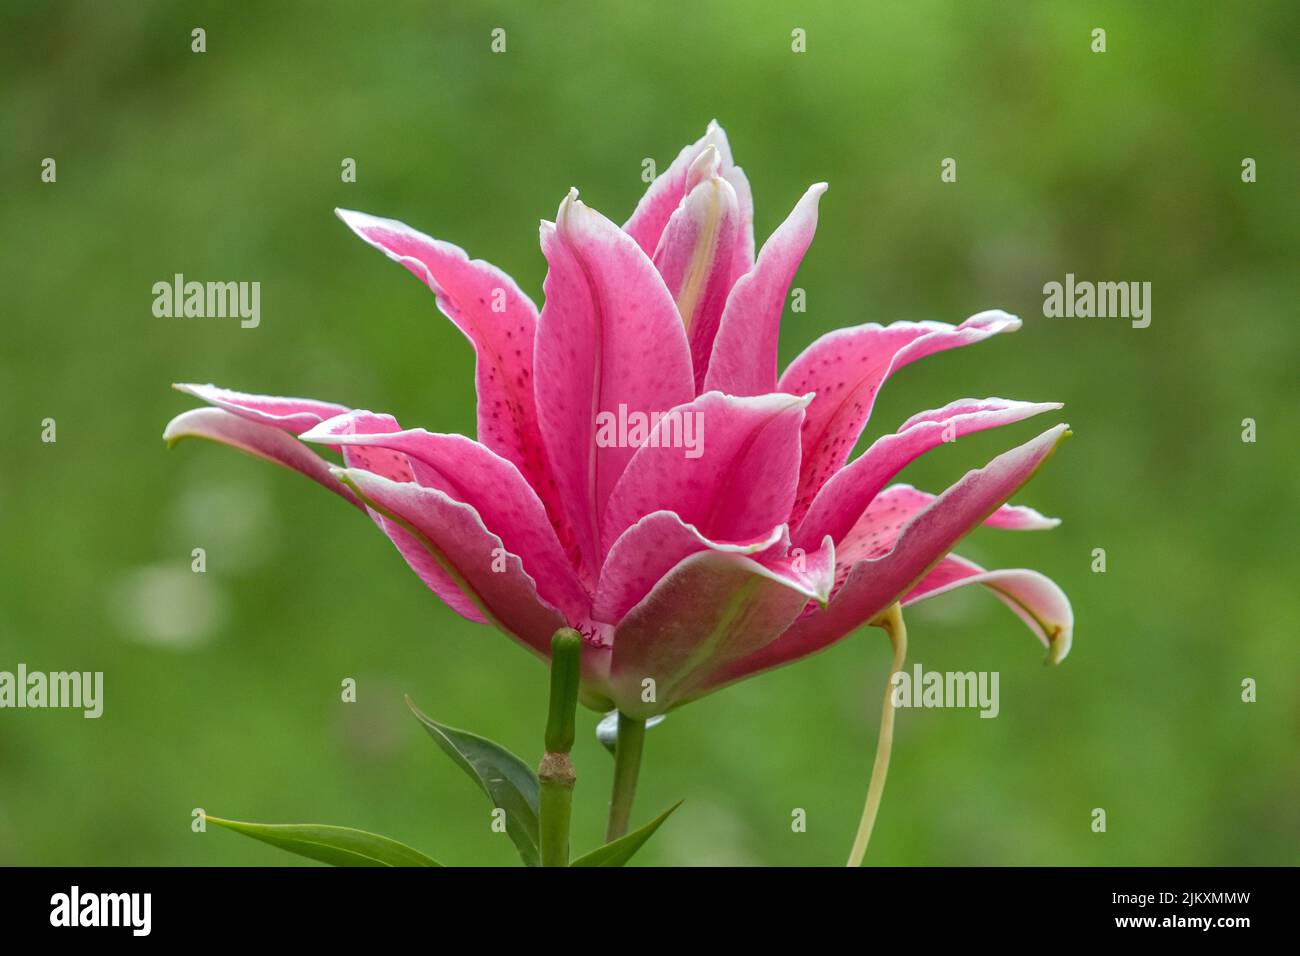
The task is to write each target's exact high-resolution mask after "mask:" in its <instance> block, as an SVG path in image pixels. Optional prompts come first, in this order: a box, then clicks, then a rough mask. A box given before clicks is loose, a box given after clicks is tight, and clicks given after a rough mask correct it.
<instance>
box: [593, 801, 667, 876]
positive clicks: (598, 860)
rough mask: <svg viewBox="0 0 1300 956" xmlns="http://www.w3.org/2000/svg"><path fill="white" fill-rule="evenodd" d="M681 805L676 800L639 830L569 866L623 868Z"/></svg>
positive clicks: (599, 848) (595, 850) (607, 844)
mask: <svg viewBox="0 0 1300 956" xmlns="http://www.w3.org/2000/svg"><path fill="white" fill-rule="evenodd" d="M681 805H682V801H681V800H678V801H677V802H676V803H674V804H673V805H672V806H671V807H669V808H668V809H667V810H665V811H664V812H663V813H661V814H659V816H657V817H655V818H654V819H653V820H651V821H650V822H649V823H647V824H646V825H645V826H643V827H642V828H641V829H639V830H633V831H632V832H631V833H628V834H625V835H624V836H621V837H619V838H618V839H617V840H614V841H613V842H611V843H606V844H605V845H604V846H602V847H597V848H596V849H594V850H592V851H591V852H590V853H587V854H585V855H583V856H580V857H578V859H576V860H574V861H573V862H572V863H570V864H569V865H570V866H623V865H624V864H625V863H627V861H628V860H630V859H632V856H633V854H635V853H636V851H637V850H639V849H641V847H642V846H643V845H644V844H645V842H646V841H647V840H649V839H650V838H651V837H652V836H654V834H655V831H656V830H658V829H659V827H660V826H662V825H663V822H664V821H665V820H667V819H668V817H669V816H670V815H671V814H672V812H673V811H674V810H676V809H677V808H678V807H680V806H681Z"/></svg>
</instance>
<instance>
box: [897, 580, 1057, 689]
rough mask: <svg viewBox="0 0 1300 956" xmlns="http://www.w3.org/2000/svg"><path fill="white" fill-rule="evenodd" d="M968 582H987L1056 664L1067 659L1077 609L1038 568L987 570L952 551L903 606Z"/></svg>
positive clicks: (989, 587)
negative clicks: (1040, 642)
mask: <svg viewBox="0 0 1300 956" xmlns="http://www.w3.org/2000/svg"><path fill="white" fill-rule="evenodd" d="M968 584H980V585H983V586H984V587H985V588H987V589H988V590H989V591H991V592H992V593H993V594H994V596H996V597H997V598H998V599H999V600H1000V601H1002V603H1003V604H1005V605H1006V606H1007V607H1009V608H1011V610H1012V611H1013V612H1015V614H1016V616H1017V617H1019V618H1020V619H1021V620H1022V621H1024V622H1025V625H1026V626H1027V627H1028V628H1029V630H1030V631H1032V632H1033V633H1034V636H1035V637H1037V638H1038V639H1039V640H1040V641H1042V642H1043V646H1044V647H1046V648H1047V649H1048V659H1049V660H1050V661H1051V662H1052V663H1053V664H1059V663H1060V662H1061V661H1063V660H1065V656H1066V655H1067V654H1069V653H1070V644H1071V642H1072V641H1073V638H1074V609H1073V608H1071V607H1070V599H1069V598H1068V597H1066V595H1065V592H1064V591H1062V590H1061V588H1060V587H1059V586H1058V585H1057V584H1056V582H1055V581H1053V580H1052V579H1051V578H1049V577H1047V576H1046V575H1043V574H1040V573H1039V572H1037V571H1031V570H1029V569H1027V568H1004V569H999V570H996V571H985V570H984V569H983V568H981V567H980V566H979V565H978V564H975V563H974V562H971V561H967V560H966V559H965V558H961V557H958V556H957V555H955V554H950V555H948V556H947V557H946V558H944V559H943V560H942V561H940V562H939V563H938V564H937V565H935V567H934V570H932V571H931V572H930V573H929V574H927V575H926V576H925V577H924V578H922V579H921V581H920V583H919V584H917V585H916V587H914V588H912V590H911V591H909V592H908V593H907V596H906V597H905V598H903V600H902V605H903V607H909V606H910V605H913V604H916V603H917V602H918V601H925V600H928V599H929V598H932V597H937V596H939V595H940V594H947V593H948V592H949V591H951V590H953V589H954V588H959V587H964V586H966V585H968Z"/></svg>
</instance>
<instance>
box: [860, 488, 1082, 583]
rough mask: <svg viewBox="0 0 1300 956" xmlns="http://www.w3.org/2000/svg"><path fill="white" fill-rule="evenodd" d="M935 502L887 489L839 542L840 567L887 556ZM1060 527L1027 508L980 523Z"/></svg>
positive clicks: (1008, 509)
mask: <svg viewBox="0 0 1300 956" xmlns="http://www.w3.org/2000/svg"><path fill="white" fill-rule="evenodd" d="M936 500H937V496H935V495H933V494H931V493H930V492H928V491H921V490H919V489H917V488H913V487H912V486H911V485H890V486H889V487H888V488H886V489H885V490H884V491H882V492H881V493H880V494H879V495H877V496H876V499H875V500H874V501H872V502H871V505H870V506H869V507H868V508H867V510H866V511H865V512H863V514H862V517H860V518H859V519H858V521H857V522H856V523H855V524H854V525H853V527H852V529H850V531H849V533H848V534H846V535H845V536H844V537H843V539H842V540H841V541H840V542H839V557H840V562H841V564H842V565H847V564H852V563H854V562H856V561H861V560H863V559H866V558H878V557H880V556H881V555H882V554H887V553H888V552H889V551H890V550H891V549H892V548H893V547H894V542H895V541H896V540H897V538H898V534H899V532H900V531H902V530H903V528H905V527H906V526H907V523H908V522H909V521H911V520H912V518H914V517H915V516H916V515H918V514H920V513H921V512H922V511H924V510H926V509H927V508H929V507H930V506H931V505H932V504H934V502H935V501H936ZM1060 523H1061V519H1060V518H1048V517H1046V516H1045V515H1042V514H1040V513H1039V512H1037V511H1035V510H1034V509H1033V508H1030V507H1027V506H1026V505H1002V506H1001V507H1000V508H998V509H997V510H996V511H994V512H993V513H992V514H991V515H989V516H988V517H987V518H985V519H984V521H983V522H982V524H983V526H984V527H986V528H998V529H1000V530H1003V531H1045V530H1048V529H1050V528H1055V527H1056V526H1057V525H1059V524H1060Z"/></svg>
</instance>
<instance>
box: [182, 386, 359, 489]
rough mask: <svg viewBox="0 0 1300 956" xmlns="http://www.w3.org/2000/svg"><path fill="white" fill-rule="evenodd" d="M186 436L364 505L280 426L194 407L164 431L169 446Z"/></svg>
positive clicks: (216, 410) (325, 465)
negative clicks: (288, 470)
mask: <svg viewBox="0 0 1300 956" xmlns="http://www.w3.org/2000/svg"><path fill="white" fill-rule="evenodd" d="M182 438H206V439H208V440H209V441H215V442H219V443H220V444H223V445H229V446H231V447H232V448H237V449H239V450H240V451H242V452H247V453H248V454H250V455H255V456H257V457H258V458H262V459H264V460H266V461H270V462H274V463H275V464H277V465H283V466H284V467H286V468H292V469H293V470H294V471H296V472H298V473H299V474H302V475H306V476H307V477H308V478H310V479H311V480H312V481H315V482H317V483H319V484H321V485H324V486H325V487H326V488H328V489H329V490H330V491H332V492H334V493H335V494H336V495H338V496H340V497H341V498H343V499H344V500H346V501H348V502H350V503H351V504H354V505H356V506H357V507H358V508H360V507H361V503H360V502H359V501H357V499H356V498H355V497H354V496H353V494H352V492H350V491H349V490H348V489H347V488H346V487H344V486H343V485H341V484H340V483H339V481H338V479H336V478H335V477H334V476H333V475H332V474H331V473H330V465H329V463H328V462H327V461H325V460H324V459H323V458H321V457H320V456H319V455H317V454H316V453H315V452H314V451H312V450H311V449H310V448H308V447H307V446H306V445H304V444H302V443H301V442H300V441H298V439H297V438H295V437H293V435H292V434H291V433H289V432H287V431H285V430H284V429H283V428H281V427H280V426H278V425H268V424H262V423H260V422H258V421H256V420H254V419H253V418H251V417H248V416H243V415H238V414H235V413H234V412H228V411H226V410H225V409H224V408H194V409H190V410H189V411H188V412H182V413H181V414H179V415H177V416H176V417H175V418H173V419H172V420H171V421H170V422H168V423H167V427H166V429H164V431H163V441H165V442H167V444H168V445H169V446H174V445H175V444H176V443H177V442H179V441H180V440H181V439H182Z"/></svg>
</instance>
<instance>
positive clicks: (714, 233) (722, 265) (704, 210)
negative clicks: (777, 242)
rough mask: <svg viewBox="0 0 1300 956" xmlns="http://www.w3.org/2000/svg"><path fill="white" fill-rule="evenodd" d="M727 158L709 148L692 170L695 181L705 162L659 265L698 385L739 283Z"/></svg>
mask: <svg viewBox="0 0 1300 956" xmlns="http://www.w3.org/2000/svg"><path fill="white" fill-rule="evenodd" d="M720 162H721V160H720V159H719V157H718V151H717V150H716V149H714V148H713V147H709V148H708V149H706V150H705V151H704V152H703V153H701V154H700V157H699V159H698V160H697V161H696V166H693V167H692V169H691V178H692V180H693V179H694V178H695V177H696V176H697V170H698V169H699V167H700V164H711V169H704V170H701V171H699V173H698V175H699V177H700V178H699V181H698V182H697V183H695V185H693V186H691V188H690V191H689V192H688V193H687V194H686V198H685V199H683V200H682V203H681V205H680V206H678V207H677V211H676V212H674V213H673V215H672V218H671V219H669V220H668V226H667V228H665V229H664V232H663V236H662V237H661V238H660V240H659V247H658V248H657V249H656V250H655V255H654V264H655V268H656V269H658V270H659V274H660V275H661V276H663V280H664V284H665V285H666V286H667V287H668V291H669V293H670V294H671V295H672V297H673V300H674V301H675V302H676V303H677V311H678V313H679V314H680V315H681V319H682V325H683V327H684V328H685V329H686V336H687V339H688V340H689V342H690V346H691V363H692V366H693V368H694V374H695V388H696V390H697V391H698V390H699V387H700V386H701V385H702V384H703V383H704V373H705V370H706V368H707V367H708V361H709V353H710V352H711V351H712V350H713V339H714V336H716V335H717V333H718V322H719V320H720V319H721V318H722V307H723V305H725V304H726V301H727V293H728V292H729V291H730V289H731V285H732V282H733V276H732V272H731V270H732V268H733V264H734V258H735V255H734V253H735V243H736V236H737V231H738V223H739V216H740V211H739V206H738V203H737V199H736V192H735V190H734V189H733V188H732V187H731V184H730V183H728V182H727V180H725V179H723V178H722V177H721V176H720V175H718V165H719V164H720Z"/></svg>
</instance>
